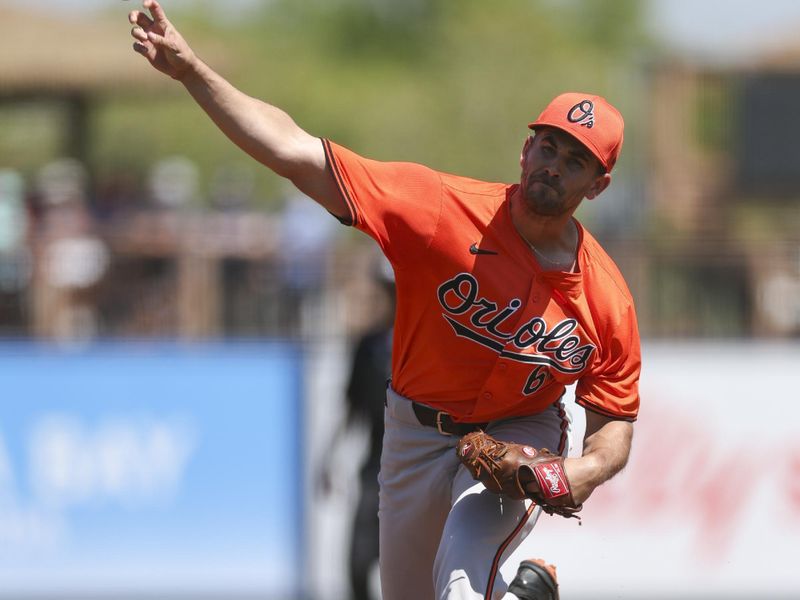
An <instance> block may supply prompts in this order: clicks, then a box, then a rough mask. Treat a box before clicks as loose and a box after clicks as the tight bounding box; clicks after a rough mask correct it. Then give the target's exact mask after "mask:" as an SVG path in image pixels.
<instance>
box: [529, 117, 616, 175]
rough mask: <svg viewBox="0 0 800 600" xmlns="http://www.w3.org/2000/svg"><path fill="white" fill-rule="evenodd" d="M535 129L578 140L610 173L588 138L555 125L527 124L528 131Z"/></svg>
mask: <svg viewBox="0 0 800 600" xmlns="http://www.w3.org/2000/svg"><path fill="white" fill-rule="evenodd" d="M537 127H552V128H553V129H558V130H559V131H563V132H564V133H566V134H568V135H569V136H570V137H572V138H574V139H576V140H578V142H579V143H580V144H581V146H583V147H584V148H586V149H587V150H588V151H589V152H590V153H591V154H592V156H594V157H595V158H596V159H597V161H598V162H599V163H600V164H601V165H603V168H604V169H605V170H606V171H610V169H609V168H608V164H606V161H605V160H603V158H602V156H601V155H600V152H599V151H598V150H597V148H596V147H595V145H594V144H593V143H592V141H591V140H589V139H588V138H582V137H581V136H579V135H575V131H572V130H569V129H567V128H566V127H564V126H562V125H559V124H557V123H548V122H547V121H534V122H533V123H528V129H533V130H534V131H535V130H536V128H537Z"/></svg>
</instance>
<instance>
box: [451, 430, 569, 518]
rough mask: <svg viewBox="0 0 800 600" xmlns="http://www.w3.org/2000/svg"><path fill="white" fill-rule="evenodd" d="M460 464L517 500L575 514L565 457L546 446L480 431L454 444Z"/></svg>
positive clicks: (474, 475) (485, 482)
mask: <svg viewBox="0 0 800 600" xmlns="http://www.w3.org/2000/svg"><path fill="white" fill-rule="evenodd" d="M456 452H457V454H458V458H459V460H461V463H462V464H463V465H464V466H465V467H466V468H467V469H468V470H469V472H470V473H471V474H472V476H473V478H475V479H476V480H478V481H480V482H481V483H483V485H484V486H486V489H488V490H490V491H492V492H495V493H497V494H505V495H507V496H509V497H511V498H514V499H516V500H521V499H522V498H530V499H532V500H534V501H535V502H536V503H537V504H538V505H539V506H541V507H542V510H544V511H545V512H547V513H549V514H553V513H556V514H559V515H561V516H564V517H572V516H575V513H576V512H578V511H579V510H581V508H583V505H581V504H578V503H576V502H575V499H574V497H573V495H572V489H571V487H570V482H569V479H568V478H567V474H566V472H565V470H564V459H563V458H562V457H560V456H556V455H555V454H553V453H551V452H550V451H549V450H547V449H546V448H542V449H535V448H533V447H532V446H526V445H524V444H514V443H511V442H503V441H500V440H496V439H494V438H493V437H492V436H490V435H488V434H487V433H484V432H483V431H473V432H472V433H468V434H467V435H465V436H464V437H462V438H461V439H460V440H459V442H458V445H457V446H456Z"/></svg>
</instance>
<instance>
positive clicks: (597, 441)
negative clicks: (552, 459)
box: [564, 410, 633, 504]
mask: <svg viewBox="0 0 800 600" xmlns="http://www.w3.org/2000/svg"><path fill="white" fill-rule="evenodd" d="M632 439H633V424H632V423H629V422H628V421H621V420H616V419H611V418H609V417H605V416H603V415H600V414H598V413H596V412H593V411H591V410H587V411H586V433H585V435H584V438H583V455H582V456H581V457H580V458H568V459H567V460H566V461H565V463H564V469H565V470H566V472H567V477H568V478H569V481H570V485H571V487H572V495H573V497H574V498H575V502H577V503H579V504H580V503H582V502H584V501H585V500H586V499H587V498H588V497H589V496H590V495H591V494H592V492H593V491H594V490H595V488H597V486H599V485H600V484H602V483H604V482H606V481H608V480H609V479H611V478H612V477H613V476H614V475H616V474H617V473H619V472H620V471H621V470H622V467H624V466H625V464H626V463H627V462H628V456H629V455H630V452H631V440H632Z"/></svg>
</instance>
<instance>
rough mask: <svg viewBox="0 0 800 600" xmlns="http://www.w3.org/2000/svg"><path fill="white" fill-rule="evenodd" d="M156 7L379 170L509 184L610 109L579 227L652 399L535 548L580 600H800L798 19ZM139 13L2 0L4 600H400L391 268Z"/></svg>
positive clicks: (667, 8)
mask: <svg viewBox="0 0 800 600" xmlns="http://www.w3.org/2000/svg"><path fill="white" fill-rule="evenodd" d="M163 5H164V7H165V9H166V10H167V11H168V14H169V16H170V18H171V19H172V20H173V22H174V23H175V24H176V25H177V27H178V28H179V29H180V30H181V31H182V32H183V34H184V36H185V37H186V38H187V39H188V40H189V41H190V43H191V44H192V45H193V47H194V49H195V51H196V52H197V53H198V54H199V55H200V56H201V57H202V58H203V59H204V60H205V61H206V62H208V63H209V64H211V65H212V66H213V67H214V68H216V69H217V70H218V71H220V72H221V73H222V74H223V75H224V76H225V77H227V78H228V79H229V80H230V81H231V82H232V83H233V84H234V85H236V86H237V87H239V88H241V89H243V90H244V91H246V92H247V93H249V94H251V95H253V96H256V97H260V98H264V99H266V100H268V101H270V102H272V103H274V104H276V105H278V106H280V107H282V108H284V109H285V110H287V112H289V113H290V114H291V115H292V116H293V117H294V118H295V120H296V121H297V122H298V123H299V124H300V125H301V126H302V127H304V128H305V129H306V130H308V131H309V132H311V133H313V134H315V135H319V136H323V137H328V138H331V139H333V140H335V141H337V142H339V143H341V144H343V145H345V146H348V147H350V148H352V149H353V150H355V151H357V152H359V153H360V154H363V155H366V156H370V157H372V158H376V159H384V160H409V161H414V162H421V163H424V164H427V165H429V166H431V167H434V168H436V169H439V170H443V171H447V172H453V173H458V174H462V175H468V176H471V177H475V178H481V179H486V180H491V181H508V182H513V181H515V180H516V179H517V177H518V157H519V152H520V149H521V147H522V143H523V141H524V137H525V135H526V134H527V128H526V124H527V123H528V122H529V121H530V120H531V119H532V118H533V117H535V116H536V115H537V114H538V112H539V110H541V108H542V107H543V106H544V104H545V103H546V102H547V101H548V100H549V99H550V98H552V97H553V96H554V95H556V94H557V93H559V92H561V91H564V90H568V89H577V90H585V91H593V92H597V93H600V94H602V95H604V96H606V97H607V98H609V99H610V100H611V101H612V102H613V103H614V104H615V105H617V106H618V107H619V108H620V109H621V111H622V112H623V114H624V115H625V118H626V139H625V149H624V151H623V154H622V158H621V160H620V163H619V165H618V167H617V170H616V171H615V178H614V184H613V185H612V187H611V188H610V189H609V190H608V191H607V192H605V193H604V194H603V195H602V197H600V198H599V199H598V200H596V201H593V202H586V203H584V206H582V208H581V209H580V212H579V218H580V219H581V220H582V222H583V223H584V224H585V225H586V226H587V227H588V228H589V229H590V230H591V231H592V232H593V233H594V234H595V236H596V237H598V238H599V239H600V241H601V242H602V243H603V244H604V246H605V247H606V249H607V250H608V251H609V253H610V254H611V255H612V257H613V258H614V259H615V260H616V261H617V263H618V264H619V266H620V268H621V270H622V271H623V273H624V275H625V277H626V279H627V281H628V283H629V285H630V288H631V290H632V292H633V295H634V297H635V298H636V301H637V307H638V314H639V320H640V329H641V333H642V336H643V344H644V353H643V358H644V372H643V377H642V398H643V404H642V415H641V418H640V421H639V426H638V427H637V435H636V440H635V445H634V454H633V458H632V460H631V464H630V465H629V467H628V469H627V470H626V471H625V472H624V473H623V475H621V476H620V477H618V478H617V479H615V480H614V481H613V482H611V483H609V484H608V485H606V486H604V487H603V488H601V490H599V491H598V493H597V494H596V495H595V497H594V498H593V501H592V503H590V505H588V506H587V508H586V511H585V514H586V516H585V517H584V526H583V527H581V528H580V529H577V528H575V527H574V526H573V524H571V523H562V522H556V521H554V520H552V519H547V520H544V519H543V522H542V524H541V525H540V526H539V528H537V532H536V534H535V535H537V539H541V555H542V556H544V557H546V558H547V559H548V560H550V561H551V562H556V564H557V565H558V567H559V574H560V575H561V577H562V580H563V581H562V595H563V596H564V597H568V598H573V599H576V600H581V599H585V600H588V599H590V598H592V599H597V598H624V599H633V598H723V597H724V598H798V597H800V574H798V572H797V571H796V569H792V568H791V566H792V565H791V560H790V552H791V548H792V547H793V546H796V542H797V539H799V538H798V536H799V535H800V483H798V482H799V481H800V444H799V443H798V442H797V435H796V432H797V426H798V423H800V409H798V407H797V406H798V402H797V400H798V392H797V389H798V384H800V375H798V365H800V343H798V340H799V339H800V152H798V149H797V146H796V140H797V139H800V118H798V116H797V112H798V108H800V44H799V43H798V41H797V39H798V38H797V29H798V26H799V25H800V4H798V3H797V2H794V1H793V0H762V1H760V2H756V1H755V0H728V1H723V0H495V1H493V2H478V1H476V0H404V1H402V2H400V1H398V0H237V1H234V0H228V1H227V2H225V3H224V4H223V3H212V2H208V1H205V0H198V1H195V2H191V1H189V0H165V1H164V2H163ZM134 6H135V4H134V3H133V2H130V3H129V2H116V1H115V2H111V1H105V2H101V1H99V0H83V1H82V2H80V3H79V2H77V1H72V0H47V1H45V0H18V1H16V0H15V1H12V0H2V1H0V22H2V24H3V34H2V36H0V598H9V599H10V598H45V597H47V598H89V597H92V598H144V597H147V598H167V597H170V598H172V597H175V598H178V597H179V598H223V597H224V598H251V597H252V598H264V599H284V600H295V599H300V598H313V599H320V600H340V599H346V598H357V599H360V598H367V597H372V598H378V597H379V596H378V590H377V587H378V586H377V582H376V577H375V571H374V566H372V565H373V556H372V553H373V552H372V545H371V541H370V540H371V539H372V537H371V536H372V531H373V529H372V527H373V523H372V521H371V520H370V519H369V514H370V510H371V509H370V508H369V504H368V501H367V500H366V499H368V498H369V497H370V496H369V494H370V493H371V492H370V490H371V488H370V481H371V480H372V479H373V478H374V476H373V475H371V474H370V473H371V471H370V469H371V468H372V464H373V463H374V461H371V457H372V458H374V443H373V442H372V440H373V439H374V438H375V436H376V428H377V427H379V425H375V426H373V425H372V423H373V422H374V416H375V415H374V412H375V411H372V412H371V411H370V408H369V407H374V406H375V405H376V403H380V402H381V398H380V397H375V398H374V403H365V402H362V401H361V400H360V399H361V398H363V397H365V395H366V396H368V397H370V398H372V397H374V396H375V394H374V393H373V392H372V388H370V387H369V386H368V385H367V384H366V383H364V381H365V380H366V379H367V378H368V377H372V378H373V379H377V380H378V381H381V380H382V378H383V377H384V376H385V375H384V371H385V369H386V364H387V362H388V356H386V355H385V352H384V354H381V352H382V349H384V348H385V345H382V342H381V340H384V339H385V336H386V335H390V331H389V329H390V323H391V313H392V302H391V299H390V298H391V294H390V293H388V292H390V290H391V276H390V274H388V273H386V272H385V270H384V269H383V268H382V264H381V261H380V258H379V256H378V254H377V251H376V249H375V248H374V247H373V244H372V243H371V242H370V241H369V240H368V238H366V236H363V235H362V234H360V233H358V232H355V231H351V230H350V229H348V228H345V227H342V226H340V225H339V224H338V223H337V222H336V221H335V220H334V219H333V218H331V217H330V216H329V215H327V214H326V213H325V212H324V211H323V210H321V209H319V208H318V207H317V206H316V205H315V204H314V203H313V202H311V201H310V200H309V199H307V198H305V197H303V196H302V195H301V194H299V192H297V191H296V190H294V189H293V188H291V187H290V186H288V185H287V184H286V183H284V182H283V181H282V180H280V178H278V177H277V176H274V175H273V174H271V173H270V172H269V171H267V170H266V169H265V168H263V167H261V166H260V165H258V164H256V163H254V162H253V161H252V160H251V159H249V158H248V157H247V156H245V155H244V154H243V153H241V152H240V151H239V150H237V149H236V148H235V147H234V146H233V145H232V144H230V143H228V142H227V141H226V140H225V139H224V137H223V136H222V135H221V134H220V133H219V132H218V131H217V130H216V129H215V127H214V126H213V125H212V124H211V123H210V121H208V119H207V118H206V117H205V116H204V114H203V113H202V112H201V110H200V109H199V108H197V107H196V106H195V105H194V103H193V102H192V101H191V99H190V98H189V97H188V95H187V94H186V93H185V91H184V90H183V88H182V87H181V86H180V85H178V84H176V83H175V82H173V81H171V80H169V79H167V78H165V77H163V76H160V75H159V74H157V73H156V72H155V71H153V70H152V69H151V68H150V67H149V66H148V65H147V64H146V62H145V61H144V60H143V59H142V58H141V57H140V56H138V55H136V54H135V53H134V52H133V51H132V50H131V42H132V40H131V39H130V37H129V30H130V26H129V24H128V22H127V18H126V15H127V12H128V11H129V10H131V9H132V8H134ZM359 349H361V352H360V353H359V352H358V350H359ZM370 349H372V350H373V351H374V353H373V354H370V353H369V350H370ZM359 356H360V360H361V361H362V362H360V363H359V362H357V361H358V360H359ZM364 360H366V361H367V363H370V361H371V366H369V365H368V366H364V362H363V361H364ZM370 369H371V370H370ZM368 371H369V373H370V375H369V376H367V375H366V374H365V373H367V372H368ZM378 396H379V394H378ZM378 405H379V404H378ZM379 412H380V411H378V417H379V416H380V415H379ZM573 415H574V418H575V421H576V427H577V428H578V431H580V423H581V414H580V410H574V409H573ZM754 451H755V453H756V454H757V456H758V458H757V459H754V458H752V456H750V455H751V454H753V453H754ZM573 452H575V453H579V452H580V448H579V445H578V444H577V443H576V445H575V446H574V447H573ZM360 492H363V494H361V493H360ZM353 523H357V526H356V527H355V528H353V527H352V524H353ZM540 530H541V531H540ZM353 531H355V532H356V533H355V534H354V533H353ZM352 582H355V585H356V586H359V585H360V586H363V587H364V589H365V590H366V591H362V592H356V591H353V589H354V588H351V585H352ZM363 594H366V596H365V595H363Z"/></svg>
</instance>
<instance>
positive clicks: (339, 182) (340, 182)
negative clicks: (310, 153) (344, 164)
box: [322, 138, 357, 225]
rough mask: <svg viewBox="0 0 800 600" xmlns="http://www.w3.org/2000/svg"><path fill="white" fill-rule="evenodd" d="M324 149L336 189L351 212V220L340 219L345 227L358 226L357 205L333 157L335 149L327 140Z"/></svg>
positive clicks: (323, 144) (324, 142) (323, 145)
mask: <svg viewBox="0 0 800 600" xmlns="http://www.w3.org/2000/svg"><path fill="white" fill-rule="evenodd" d="M322 147H323V148H324V149H325V161H326V162H327V163H328V167H329V168H330V170H331V173H332V174H333V178H334V180H335V181H336V187H338V188H339V192H340V193H341V194H342V198H344V201H345V204H347V210H348V211H350V219H349V220H346V219H339V220H340V221H341V222H342V223H343V224H345V225H355V224H356V220H357V219H356V214H357V213H356V209H355V203H354V202H353V199H352V198H351V197H350V192H349V191H348V190H347V186H346V185H345V183H344V178H343V177H342V173H341V171H340V170H339V164H338V163H337V162H336V158H335V157H334V156H333V148H331V143H330V141H329V140H326V139H325V138H323V139H322Z"/></svg>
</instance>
